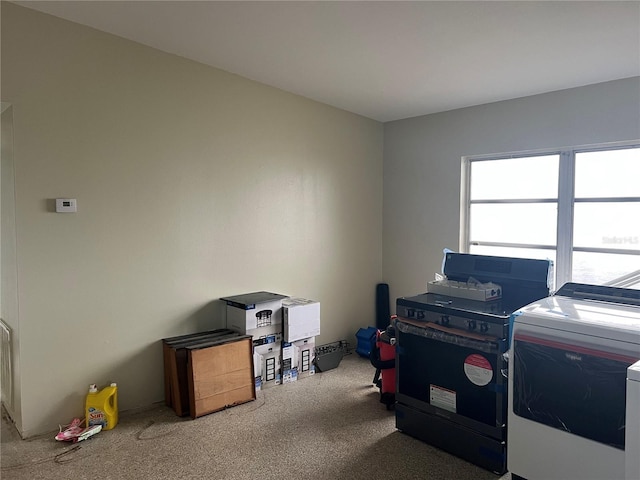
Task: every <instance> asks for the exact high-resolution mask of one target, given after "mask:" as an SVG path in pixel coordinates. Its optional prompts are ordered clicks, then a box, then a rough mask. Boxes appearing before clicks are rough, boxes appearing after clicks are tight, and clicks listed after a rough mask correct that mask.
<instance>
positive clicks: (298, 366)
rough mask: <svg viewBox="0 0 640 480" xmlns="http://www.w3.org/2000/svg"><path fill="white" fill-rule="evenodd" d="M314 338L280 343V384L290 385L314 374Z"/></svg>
mask: <svg viewBox="0 0 640 480" xmlns="http://www.w3.org/2000/svg"><path fill="white" fill-rule="evenodd" d="M315 351H316V342H315V338H313V337H311V338H304V339H302V340H298V341H296V342H292V343H289V342H282V383H291V382H295V381H297V380H298V379H299V378H305V377H308V376H310V375H313V374H315V373H316V367H315V364H314V360H315Z"/></svg>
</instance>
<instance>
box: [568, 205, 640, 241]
mask: <svg viewBox="0 0 640 480" xmlns="http://www.w3.org/2000/svg"><path fill="white" fill-rule="evenodd" d="M639 219H640V202H637V203H632V202H627V203H623V202H615V203H611V202H594V203H592V202H588V203H582V202H581V203H576V204H575V207H574V220H573V225H574V227H573V244H574V245H575V246H576V247H586V248H620V249H633V250H637V249H640V220H639Z"/></svg>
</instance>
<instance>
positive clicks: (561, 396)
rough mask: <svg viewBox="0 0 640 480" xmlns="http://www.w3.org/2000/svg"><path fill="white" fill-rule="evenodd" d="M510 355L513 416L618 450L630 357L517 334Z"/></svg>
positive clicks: (623, 417) (621, 442) (623, 421)
mask: <svg viewBox="0 0 640 480" xmlns="http://www.w3.org/2000/svg"><path fill="white" fill-rule="evenodd" d="M513 357H514V358H513V362H514V364H513V376H514V378H513V412H514V413H515V414H516V415H518V416H520V417H523V418H526V419H529V420H532V421H535V422H538V423H542V424H544V425H548V426H550V427H553V428H557V429H560V430H564V431H566V432H569V433H572V434H574V435H578V436H580V437H584V438H588V439H590V440H595V441H596V442H600V443H604V444H607V445H610V446H612V447H615V448H620V449H624V436H625V430H624V429H625V395H626V391H625V382H626V374H627V367H628V366H629V365H630V364H631V363H633V360H632V359H631V358H628V357H625V356H623V355H617V354H613V353H609V352H603V351H599V350H597V349H595V348H594V349H590V348H583V347H580V346H575V345H569V344H565V343H560V342H556V341H553V340H548V339H542V338H537V337H531V336H527V335H518V334H516V336H515V339H514V346H513Z"/></svg>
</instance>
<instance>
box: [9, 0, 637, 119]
mask: <svg viewBox="0 0 640 480" xmlns="http://www.w3.org/2000/svg"><path fill="white" fill-rule="evenodd" d="M15 3H18V4H20V5H23V6H26V7H29V8H33V9H37V10H40V11H43V12H47V13H50V14H53V15H56V16H58V17H62V18H66V19H68V20H71V21H74V22H78V23H82V24H85V25H89V26H92V27H95V28H97V29H99V30H103V31H105V32H109V33H113V34H115V35H118V36H121V37H125V38H128V39H131V40H134V41H136V42H139V43H142V44H145V45H149V46H152V47H155V48H158V49H160V50H164V51H166V52H170V53H174V54H176V55H180V56H182V57H186V58H189V59H192V60H196V61H198V62H202V63H205V64H209V65H213V66H215V67H218V68H221V69H223V70H227V71H229V72H233V73H236V74H238V75H242V76H243V77H247V78H250V79H253V80H257V81H259V82H262V83H265V84H267V85H272V86H274V87H278V88H280V89H283V90H286V91H289V92H293V93H296V94H299V95H303V96H305V97H308V98H311V99H314V100H318V101H320V102H323V103H327V104H329V105H333V106H336V107H339V108H342V109H345V110H349V111H351V112H355V113H358V114H360V115H363V116H365V117H369V118H372V119H376V120H380V121H390V120H396V119H401V118H407V117H413V116H418V115H423V114H428V113H434V112H441V111H446V110H452V109H455V108H461V107H466V106H471V105H479V104H484V103H490V102H495V101H499V100H506V99H510V98H516V97H522V96H527V95H533V94H537V93H543V92H549V91H553V90H561V89H564V88H571V87H576V86H581V85H588V84H592V83H598V82H603V81H608V80H614V79H619V78H626V77H632V76H638V75H640V2H638V1H623V2H616V1H586V2H581V1H568V2H562V1H530V2H529V1H511V2H506V1H471V2H462V1H444V2H431V1H421V2H420V1H418V2H404V1H365V2H356V1H342V2H325V1H321V2H311V1H298V2H272V1H258V2H249V1H230V2H219V1H27V2H23V1H17V2H15Z"/></svg>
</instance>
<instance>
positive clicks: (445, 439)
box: [396, 253, 552, 474]
mask: <svg viewBox="0 0 640 480" xmlns="http://www.w3.org/2000/svg"><path fill="white" fill-rule="evenodd" d="M444 273H445V275H446V276H447V279H448V280H454V281H457V282H467V281H470V280H472V281H474V282H480V283H488V282H492V283H494V284H497V285H499V286H500V288H501V290H502V297H501V298H500V299H497V300H491V301H486V302H484V301H478V300H470V299H467V298H460V297H456V296H449V295H442V294H436V293H422V294H419V295H415V296H411V297H401V298H398V299H397V301H396V314H397V316H398V318H397V320H396V335H397V343H396V375H397V392H396V400H397V401H396V426H397V428H398V429H399V430H401V431H403V432H404V433H407V434H409V435H412V436H415V437H416V438H419V439H421V440H423V441H425V442H427V443H430V444H432V445H434V446H436V447H439V448H442V449H443V450H446V451H449V452H450V453H453V454H454V455H457V456H459V457H461V458H464V459H466V460H468V461H470V462H472V463H475V464H476V465H479V466H481V467H483V468H486V469H488V470H491V471H493V472H495V473H499V474H502V473H505V472H506V458H507V456H506V436H507V425H506V423H507V397H506V395H507V393H506V392H507V379H506V377H505V376H504V375H503V372H505V371H506V368H507V365H506V361H505V359H504V357H503V354H504V353H505V352H506V350H507V348H508V343H509V342H508V340H509V323H510V317H511V315H512V314H513V313H514V312H515V311H516V310H518V309H520V308H521V307H523V306H525V305H527V304H529V303H531V302H534V301H536V300H539V299H541V298H544V297H546V296H548V295H549V293H550V292H549V283H550V278H551V275H552V270H551V262H550V261H546V260H534V259H518V258H508V257H491V256H485V255H471V254H458V253H448V254H447V256H446V257H445V265H444Z"/></svg>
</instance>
